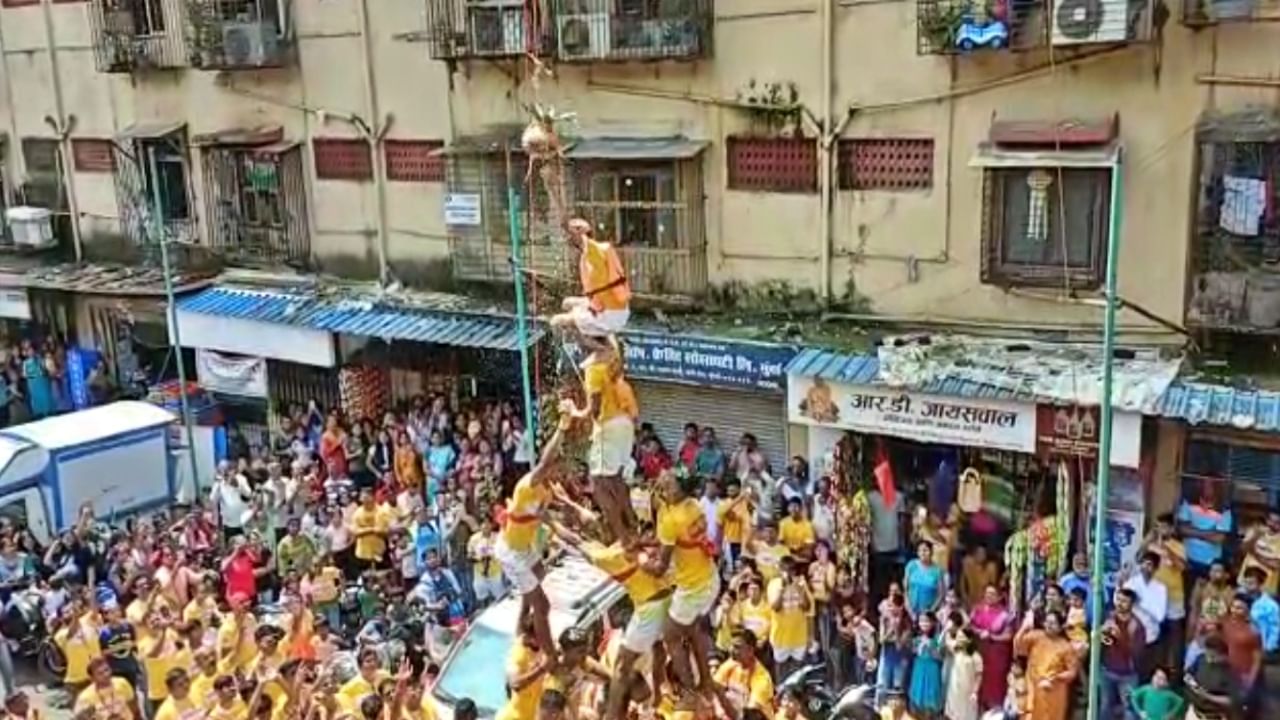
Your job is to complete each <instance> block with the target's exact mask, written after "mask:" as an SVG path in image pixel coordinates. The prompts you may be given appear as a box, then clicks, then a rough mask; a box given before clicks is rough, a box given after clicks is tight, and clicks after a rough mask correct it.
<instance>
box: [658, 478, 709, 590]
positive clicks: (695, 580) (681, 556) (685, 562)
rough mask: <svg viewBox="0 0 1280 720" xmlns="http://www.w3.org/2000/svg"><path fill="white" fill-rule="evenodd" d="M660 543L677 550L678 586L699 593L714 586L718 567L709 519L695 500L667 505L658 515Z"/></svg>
mask: <svg viewBox="0 0 1280 720" xmlns="http://www.w3.org/2000/svg"><path fill="white" fill-rule="evenodd" d="M658 542H660V543H662V545H663V547H670V548H674V551H673V552H672V558H671V559H672V563H673V564H674V565H675V581H676V586H677V587H679V588H681V589H682V590H692V591H698V590H702V589H703V588H706V587H707V586H708V585H710V584H711V581H712V579H713V578H714V577H715V573H716V566H715V562H713V560H712V555H711V551H710V548H709V547H708V541H707V517H706V515H704V514H703V512H702V507H701V506H700V505H698V501H697V500H694V499H693V498H685V499H684V500H683V501H681V502H680V503H678V504H676V505H668V506H666V507H664V508H662V510H661V511H660V512H659V513H658Z"/></svg>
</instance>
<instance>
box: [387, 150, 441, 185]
mask: <svg viewBox="0 0 1280 720" xmlns="http://www.w3.org/2000/svg"><path fill="white" fill-rule="evenodd" d="M443 147H444V141H443V140H386V141H384V142H383V152H384V153H385V155H386V163H387V180H390V181H391V182H444V167H445V162H444V155H442V154H441V153H440V150H441V149H442V148H443Z"/></svg>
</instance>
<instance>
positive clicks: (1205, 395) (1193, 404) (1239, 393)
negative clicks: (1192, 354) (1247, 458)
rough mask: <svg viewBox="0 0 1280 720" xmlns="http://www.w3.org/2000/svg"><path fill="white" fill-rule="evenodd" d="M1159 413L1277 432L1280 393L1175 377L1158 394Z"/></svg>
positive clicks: (1279, 429)
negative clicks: (1159, 395)
mask: <svg viewBox="0 0 1280 720" xmlns="http://www.w3.org/2000/svg"><path fill="white" fill-rule="evenodd" d="M1160 414H1161V416H1162V417H1167V418H1174V419H1177V420H1183V421H1185V422H1186V423H1187V424H1188V425H1216V426H1220V427H1230V428H1236V429H1239V430H1255V431H1257V432H1280V393H1278V392H1274V391H1271V390H1247V389H1240V388H1233V387H1230V386H1227V385H1215V384H1211V383H1202V382H1190V381H1178V382H1175V383H1173V384H1172V385H1170V386H1169V389H1168V390H1166V391H1165V394H1164V397H1163V398H1161V404H1160Z"/></svg>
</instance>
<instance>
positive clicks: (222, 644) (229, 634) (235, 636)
mask: <svg viewBox="0 0 1280 720" xmlns="http://www.w3.org/2000/svg"><path fill="white" fill-rule="evenodd" d="M257 629H258V622H257V620H255V619H254V617H253V616H252V615H250V614H249V613H245V614H243V615H241V616H240V617H239V618H237V617H236V616H235V613H227V614H226V615H223V616H222V624H221V625H220V626H218V672H220V673H223V674H225V675H234V674H235V673H236V671H237V670H243V669H244V668H246V667H248V666H249V663H250V662H252V661H253V658H254V656H256V655H257V654H258V646H257V645H256V644H254V641H253V633H254V631H255V630H257Z"/></svg>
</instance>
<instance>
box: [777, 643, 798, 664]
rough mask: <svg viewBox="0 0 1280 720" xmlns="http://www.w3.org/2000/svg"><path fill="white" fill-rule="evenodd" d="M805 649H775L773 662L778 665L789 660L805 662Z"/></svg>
mask: <svg viewBox="0 0 1280 720" xmlns="http://www.w3.org/2000/svg"><path fill="white" fill-rule="evenodd" d="M805 654H806V653H805V648H777V647H776V648H774V649H773V661H774V662H776V663H784V662H786V661H788V660H794V661H796V662H803V661H804V657H805Z"/></svg>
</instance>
